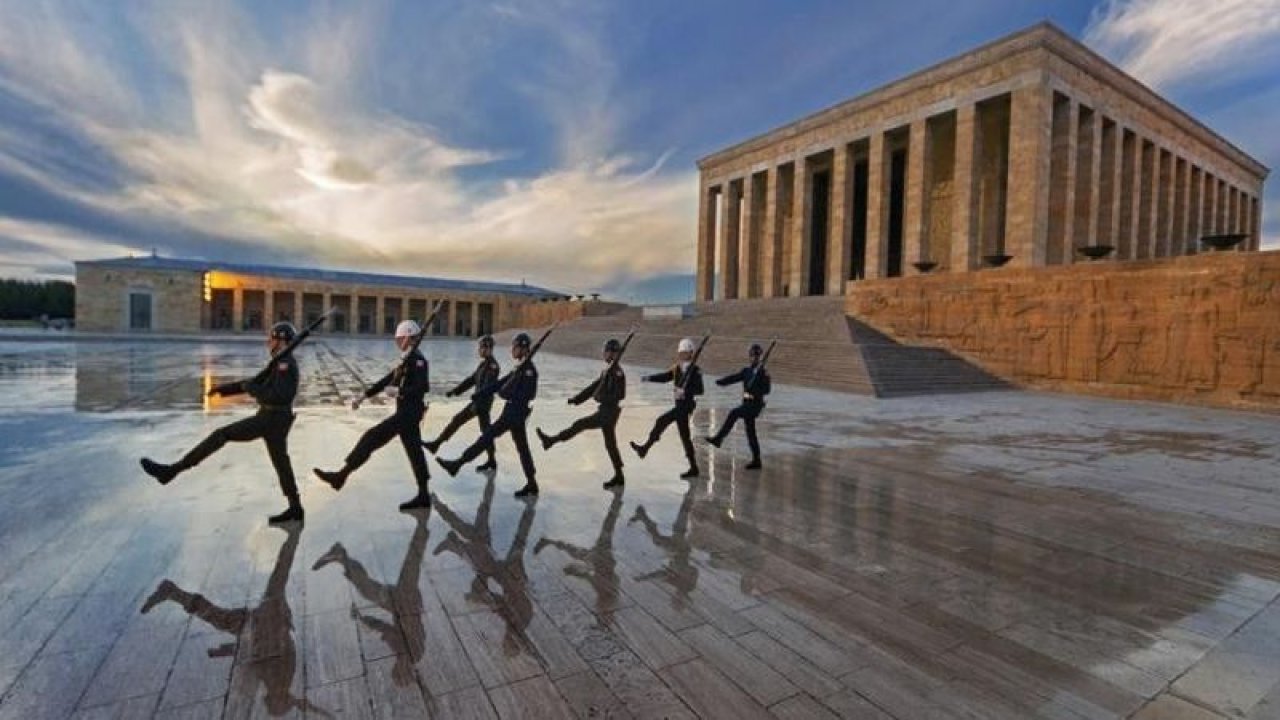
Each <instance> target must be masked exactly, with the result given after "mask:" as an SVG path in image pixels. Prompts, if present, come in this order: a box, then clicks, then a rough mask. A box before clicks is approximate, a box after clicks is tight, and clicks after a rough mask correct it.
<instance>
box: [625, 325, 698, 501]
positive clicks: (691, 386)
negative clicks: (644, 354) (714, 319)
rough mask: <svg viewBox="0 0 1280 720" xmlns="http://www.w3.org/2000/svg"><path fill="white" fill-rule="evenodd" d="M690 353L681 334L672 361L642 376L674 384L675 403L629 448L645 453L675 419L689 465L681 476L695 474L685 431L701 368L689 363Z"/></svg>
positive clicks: (687, 341)
mask: <svg viewBox="0 0 1280 720" xmlns="http://www.w3.org/2000/svg"><path fill="white" fill-rule="evenodd" d="M693 353H694V345H693V340H690V339H689V338H685V339H683V340H681V341H680V344H679V345H678V346H676V364H675V365H672V366H671V369H669V370H667V371H666V372H661V373H658V374H656V375H648V376H646V377H644V378H643V380H644V381H645V382H658V383H667V382H669V383H672V384H673V385H674V386H675V390H674V395H675V406H674V407H672V408H671V409H670V410H668V411H666V412H665V413H663V414H661V415H659V416H658V419H657V420H655V421H654V423H653V429H652V430H650V431H649V438H648V439H647V440H645V441H644V444H638V443H634V442H633V443H631V449H632V450H635V451H636V454H637V455H639V456H640V457H642V458H643V457H644V456H645V455H647V454H648V453H649V448H651V447H653V445H654V443H656V442H658V439H659V438H661V437H662V433H663V432H664V431H665V430H666V429H667V426H669V425H670V424H671V423H675V424H676V429H677V430H679V431H680V444H681V445H683V446H684V456H685V458H687V459H688V460H689V469H688V470H686V471H684V472H683V473H681V474H680V477H682V478H695V477H698V459H697V458H696V457H695V456H694V454H693V440H692V439H691V437H690V435H689V416H690V415H692V414H693V411H694V409H695V408H696V407H697V406H698V403H697V401H696V400H695V399H694V398H696V397H697V396H699V395H701V394H702V392H703V388H702V370H701V369H700V368H699V367H698V366H697V365H694V364H693Z"/></svg>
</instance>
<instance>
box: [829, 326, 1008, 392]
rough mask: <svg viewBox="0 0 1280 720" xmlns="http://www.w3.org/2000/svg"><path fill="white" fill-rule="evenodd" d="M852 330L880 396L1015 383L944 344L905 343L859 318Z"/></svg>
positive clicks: (1004, 386) (1003, 386)
mask: <svg viewBox="0 0 1280 720" xmlns="http://www.w3.org/2000/svg"><path fill="white" fill-rule="evenodd" d="M846 319H847V322H848V324H849V334H850V336H851V337H852V338H853V342H854V344H855V345H857V347H858V350H859V351H860V352H861V353H862V362H863V363H864V364H865V365H866V367H867V371H868V374H869V375H870V377H871V378H872V380H873V382H874V383H875V386H876V393H875V394H876V397H905V396H909V395H942V394H947V393H960V392H986V391H990V390H1008V389H1011V388H1012V387H1013V386H1012V385H1010V384H1009V383H1008V382H1006V381H1004V380H1002V379H1000V378H998V377H996V376H995V375H992V374H991V373H989V372H987V371H986V370H983V369H982V368H980V367H978V366H977V365H974V364H973V363H971V362H969V361H968V360H965V359H964V358H962V357H960V356H958V355H955V354H953V353H951V352H948V351H947V350H943V349H942V348H932V347H920V346H916V345H903V344H902V343H900V342H898V341H896V340H894V339H893V338H891V337H889V336H888V335H885V334H884V333H881V332H880V331H878V330H876V329H875V328H873V327H871V326H870V325H867V324H866V323H864V322H861V321H859V320H857V319H855V318H852V317H849V318H846Z"/></svg>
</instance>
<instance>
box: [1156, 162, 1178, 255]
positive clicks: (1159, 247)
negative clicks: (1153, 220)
mask: <svg viewBox="0 0 1280 720" xmlns="http://www.w3.org/2000/svg"><path fill="white" fill-rule="evenodd" d="M1159 152H1160V193H1161V197H1162V198H1163V199H1162V200H1161V201H1160V209H1161V210H1163V213H1162V214H1161V215H1160V216H1159V219H1160V225H1159V227H1158V229H1157V230H1156V233H1157V234H1156V257H1169V256H1171V255H1173V251H1172V246H1173V227H1174V215H1175V213H1174V203H1175V201H1176V200H1177V199H1178V191H1177V185H1178V182H1177V180H1178V178H1177V159H1176V158H1175V157H1174V154H1173V151H1172V150H1160V151H1159Z"/></svg>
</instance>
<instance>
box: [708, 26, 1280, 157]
mask: <svg viewBox="0 0 1280 720" xmlns="http://www.w3.org/2000/svg"><path fill="white" fill-rule="evenodd" d="M1033 50H1046V51H1048V52H1051V53H1053V54H1054V55H1056V56H1058V57H1060V58H1062V59H1064V60H1066V61H1067V62H1070V63H1072V64H1073V65H1076V66H1077V67H1079V68H1080V69H1081V70H1083V71H1085V72H1088V73H1091V74H1093V75H1096V76H1098V77H1100V78H1101V79H1103V80H1105V81H1106V82H1107V83H1109V84H1110V85H1112V86H1113V87H1114V88H1115V89H1117V90H1119V91H1120V92H1122V93H1124V94H1125V95H1126V96H1128V97H1129V99H1131V100H1133V101H1134V102H1136V103H1137V104H1139V105H1142V106H1144V107H1146V108H1147V109H1148V110H1150V111H1151V112H1153V113H1156V114H1157V115H1160V116H1161V117H1164V118H1165V119H1167V120H1169V121H1170V122H1172V123H1174V124H1175V125H1177V126H1179V127H1180V128H1182V129H1183V130H1185V131H1187V132H1189V133H1191V134H1194V135H1201V136H1203V139H1204V141H1205V142H1206V143H1208V144H1209V145H1211V146H1213V147H1215V148H1216V149H1217V150H1219V151H1220V152H1222V153H1223V154H1224V155H1226V156H1228V157H1229V158H1231V159H1232V160H1234V161H1235V162H1237V163H1239V164H1240V165H1241V166H1243V167H1244V168H1246V169H1248V170H1249V171H1251V172H1253V173H1254V174H1256V175H1258V176H1260V177H1262V178H1265V177H1266V176H1267V174H1268V173H1269V170H1268V168H1267V167H1266V166H1265V165H1263V164H1262V163H1261V162H1259V161H1258V160H1256V159H1255V158H1253V157H1252V156H1250V155H1249V154H1248V153H1246V152H1244V151H1243V150H1241V149H1240V148H1238V147H1236V146H1235V145H1234V144H1232V143H1231V142H1230V141H1228V140H1227V139H1226V138H1224V137H1222V136H1221V135H1219V134H1218V133H1217V132H1215V131H1214V130H1212V129H1211V128H1209V127H1207V126H1206V125H1204V124H1203V123H1201V122H1200V121H1199V120H1196V119H1195V118H1194V117H1192V116H1191V115H1190V114H1188V113H1187V112H1186V111H1184V110H1182V109H1181V108H1179V107H1177V106H1176V105H1174V104H1173V103H1171V102H1169V101H1168V100H1165V99H1164V98H1163V97H1161V96H1160V95H1159V94H1157V93H1156V92H1155V91H1153V90H1151V89H1150V88H1148V87H1147V86H1146V85H1144V84H1142V83H1141V82H1139V81H1138V80H1137V79H1135V78H1134V77H1133V76H1131V75H1129V74H1128V73H1126V72H1124V71H1123V70H1121V69H1120V68H1118V67H1116V66H1115V65H1114V64H1112V63H1111V62H1110V61H1109V60H1107V59H1106V58H1104V57H1102V56H1101V55H1099V54H1098V53H1096V52H1094V51H1093V50H1091V49H1089V48H1088V47H1086V46H1085V45H1084V44H1082V43H1081V42H1079V41H1078V40H1076V39H1075V38H1073V37H1071V36H1070V35H1068V34H1067V33H1066V32H1064V31H1063V30H1062V29H1060V28H1059V27H1057V26H1056V25H1054V24H1053V23H1050V22H1048V21H1042V22H1039V23H1036V24H1035V25H1032V26H1030V27H1028V28H1025V29H1023V30H1019V31H1018V32H1015V33H1013V34H1011V35H1006V36H1005V37H1002V38H999V39H997V40H994V41H992V42H989V43H986V44H984V45H980V46H978V47H976V48H973V49H972V50H968V51H965V52H963V53H961V54H959V55H956V56H953V57H951V58H948V59H946V60H943V61H941V62H938V63H934V64H933V65H930V66H928V67H926V68H923V69H921V70H917V71H916V72H913V73H911V74H909V75H907V76H905V77H903V78H900V79H898V80H895V81H893V82H891V83H889V84H887V85H882V86H880V87H878V88H876V89H874V90H870V91H868V92H865V93H863V94H861V95H858V96H855V97H853V98H851V99H849V100H845V101H843V102H840V103H837V104H836V105H832V106H831V107H828V108H825V109H823V110H819V111H817V112H815V113H812V114H810V115H806V116H805V117H802V118H800V119H799V120H795V121H793V122H790V123H787V124H786V125H782V126H780V127H777V128H775V129H773V130H769V131H767V132H765V133H763V134H761V135H756V136H754V137H752V138H748V139H747V140H744V141H742V142H739V143H737V144H734V145H731V146H729V147H727V148H725V149H723V150H718V151H716V152H713V153H711V154H710V155H707V156H705V157H703V158H702V159H700V160H698V168H699V170H705V169H708V168H714V167H715V166H717V165H721V164H724V163H727V162H730V161H732V160H733V159H735V158H737V157H738V156H740V155H743V154H746V153H750V152H753V151H756V150H759V149H761V148H765V147H768V146H769V145H772V144H774V143H776V142H779V141H782V140H785V139H787V138H791V137H794V136H796V135H801V134H803V133H806V132H809V131H810V130H814V129H816V128H820V127H823V126H825V125H828V124H831V123H834V122H838V121H840V120H842V119H844V118H847V117H849V116H851V115H854V114H857V113H859V112H863V111H866V110H868V109H870V108H872V107H874V106H876V105H880V104H882V103H885V102H887V101H889V100H892V99H894V98H896V97H899V96H901V95H905V94H907V93H910V92H913V91H916V90H919V89H922V88H925V87H928V86H930V85H933V84H936V83H938V82H943V81H945V80H946V79H948V78H950V77H954V76H957V75H961V74H964V73H969V72H972V71H974V70H977V69H979V68H982V67H985V66H988V65H991V64H993V63H997V62H1000V61H1002V60H1005V59H1007V58H1010V57H1014V56H1016V55H1019V54H1021V53H1025V52H1028V51H1033Z"/></svg>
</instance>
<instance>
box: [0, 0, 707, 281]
mask: <svg viewBox="0 0 1280 720" xmlns="http://www.w3.org/2000/svg"><path fill="white" fill-rule="evenodd" d="M603 7H604V6H601V5H597V4H595V3H593V2H588V1H587V0H573V2H569V1H568V0H554V1H552V2H531V3H522V4H521V5H520V6H519V11H518V12H504V11H501V10H498V11H493V10H491V9H490V10H488V11H486V12H483V13H479V12H476V11H466V13H465V15H463V16H462V17H460V18H459V19H457V20H456V21H455V22H453V23H452V24H450V23H443V22H442V23H441V24H439V25H438V26H434V27H430V28H427V29H425V30H424V31H423V32H424V33H426V34H428V35H437V36H439V37H438V38H435V39H439V40H440V43H439V46H440V47H442V48H445V49H444V50H443V51H442V52H448V51H449V50H448V48H449V47H450V41H451V40H452V39H453V36H455V35H458V34H462V35H465V36H469V37H473V38H485V37H493V36H494V35H495V34H497V35H501V34H502V33H507V34H516V35H518V36H519V37H521V38H525V39H526V40H528V39H529V38H534V39H535V40H536V42H538V43H541V44H542V46H545V48H546V49H547V52H546V53H545V54H544V55H543V56H542V60H540V61H539V62H536V63H531V67H530V68H526V70H527V71H526V72H523V73H520V77H521V79H520V80H519V81H518V83H517V85H518V89H519V90H520V91H521V95H522V96H523V97H524V98H525V99H526V101H527V103H526V105H525V108H526V109H527V111H528V112H529V113H531V115H533V116H535V117H536V119H537V120H538V121H540V122H542V123H544V124H546V125H547V126H548V127H549V128H551V131H552V132H553V133H554V134H555V141H554V146H555V147H556V153H555V154H554V155H553V156H552V157H550V158H549V159H548V161H547V162H544V163H542V164H541V166H540V167H535V168H533V170H532V172H529V171H526V172H521V173H516V172H512V171H511V170H510V169H509V168H508V167H507V165H508V163H507V161H508V160H510V159H511V158H515V157H520V156H525V155H528V154H529V153H530V152H531V148H528V147H523V146H516V147H502V146H501V145H498V146H484V145H479V146H477V145H475V144H474V143H464V142H459V141H457V140H453V139H451V137H459V136H468V135H470V134H471V133H470V132H469V129H470V128H468V127H465V126H453V125H451V126H449V127H448V128H447V129H441V128H439V127H436V126H434V125H432V124H430V123H428V122H423V121H422V120H421V119H419V118H415V117H412V116H411V114H410V113H409V112H408V111H407V110H406V109H405V108H404V107H403V106H402V105H401V104H400V103H397V102H392V101H391V99H389V98H380V96H379V93H378V92H377V91H376V88H377V80H378V77H379V75H378V70H379V68H378V67H377V65H376V63H373V62H372V61H370V60H369V58H371V57H376V56H377V53H376V50H377V48H378V46H379V45H380V44H382V43H384V42H386V40H387V38H386V33H388V32H389V29H388V21H387V15H388V11H387V9H386V7H385V6H375V7H373V8H372V9H370V8H368V7H367V6H364V5H361V6H359V7H358V8H357V9H352V10H349V11H348V12H346V13H340V12H338V11H336V10H333V9H331V8H330V9H326V10H316V11H314V15H313V16H312V17H310V18H303V19H297V20H293V21H291V22H292V24H291V25H290V27H291V33H290V35H289V36H287V37H286V38H285V39H283V40H281V41H280V42H268V41H267V40H266V35H265V33H266V30H264V29H262V28H260V27H259V26H258V24H257V22H256V21H255V19H253V18H249V17H247V16H246V15H244V14H242V13H240V12H238V11H237V10H236V9H235V8H234V7H233V6H225V5H215V4H204V3H194V2H193V3H179V4H154V5H147V6H137V7H134V9H133V10H132V11H125V10H120V9H119V8H118V7H117V9H116V13H117V15H116V16H110V11H103V10H101V9H99V8H97V6H91V7H90V9H89V10H83V9H79V8H77V9H76V11H75V12H71V11H69V10H66V8H65V6H64V5H62V4H61V3H56V2H51V1H46V2H34V3H26V2H23V3H13V2H5V1H4V0H0V92H3V93H5V94H8V95H10V96H11V97H12V98H14V99H15V100H14V101H15V102H20V103H21V104H22V105H23V106H24V107H27V108H38V109H39V111H40V113H39V115H40V116H41V117H43V118H44V120H43V123H44V124H43V125H42V126H32V127H24V126H21V125H17V124H12V123H7V122H6V123H4V124H3V125H0V137H2V138H3V140H4V141H5V142H4V143H3V144H0V170H4V171H5V172H7V173H8V174H10V175H11V176H15V177H19V178H21V179H23V180H24V181H26V182H29V183H32V184H35V185H38V186H39V187H40V188H42V189H43V190H44V191H47V192H48V193H51V194H55V195H57V196H60V197H63V198H66V199H67V200H68V202H74V203H78V204H81V205H84V206H86V207H91V208H93V209H94V210H96V211H99V212H103V213H107V214H115V215H119V216H123V217H128V218H131V220H133V221H136V222H153V223H155V224H157V225H159V226H179V227H183V228H188V229H190V231H191V234H192V235H193V236H195V237H201V238H205V239H206V240H207V238H208V237H210V236H222V237H229V238H235V239H236V240H237V242H235V243H234V244H231V243H229V244H228V246H227V249H230V248H233V247H234V248H236V250H235V252H243V248H245V247H246V246H252V245H255V244H256V245H257V246H258V247H259V248H261V252H260V253H259V255H260V256H261V257H280V256H292V257H295V258H298V260H297V264H306V265H324V266H332V267H351V268H361V269H370V270H381V271H390V272H402V273H421V274H432V275H441V276H460V277H483V278H490V279H506V280H511V279H520V278H525V279H527V280H528V281H529V282H532V283H537V284H544V285H552V286H556V287H561V288H563V289H565V290H568V291H577V290H585V289H590V288H595V287H600V286H602V285H605V284H607V283H610V282H614V281H622V280H627V279H633V278H637V277H643V276H646V275H651V274H658V273H670V272H680V271H686V270H687V269H688V268H689V267H690V266H691V265H692V262H693V246H694V242H693V238H694V217H695V213H696V209H695V205H696V182H697V181H696V175H695V173H694V172H693V171H692V170H689V171H684V172H673V171H671V170H670V169H668V168H667V167H666V166H665V164H664V160H665V158H659V159H657V160H653V159H650V160H649V161H648V162H646V161H644V160H643V159H641V158H639V157H637V156H633V155H632V154H630V153H628V152H627V151H626V150H625V149H624V148H620V147H618V140H617V135H618V132H617V125H618V123H617V113H618V108H619V107H621V105H622V103H620V102H619V101H617V99H616V98H614V92H615V91H614V78H615V75H614V73H613V72H611V71H610V67H611V64H610V59H609V53H608V51H607V47H606V45H605V44H604V42H603V40H602V39H601V37H600V34H601V33H602V32H603V23H604V18H603V12H604V10H603ZM571 11H574V12H571ZM460 12H461V11H460ZM77 13H79V14H77ZM104 13H105V15H104ZM561 18H568V19H566V20H561ZM10 20H12V21H13V22H10ZM458 23H467V27H460V26H459V25H458ZM432 40H433V38H432V37H424V38H422V39H421V42H422V44H423V45H424V46H435V45H436V43H434V42H433V41H432ZM471 50H472V51H473V53H474V54H476V55H477V56H478V55H481V54H482V53H481V50H480V49H478V48H471ZM344 58H346V60H344ZM483 66H484V63H483V62H479V63H477V67H483ZM468 67H471V65H469V64H468V63H458V64H457V65H456V74H464V73H466V72H467V68H468ZM139 68H142V69H141V70H140V69H139ZM434 77H435V76H434V75H432V74H430V73H427V74H426V78H425V79H424V80H423V84H422V85H419V86H418V87H416V88H415V91H416V92H417V93H418V94H420V96H421V97H422V98H439V97H448V98H463V97H465V95H466V93H467V92H468V91H467V89H466V88H467V86H468V83H467V82H465V81H460V80H459V79H458V78H448V79H442V80H441V81H440V83H439V86H438V87H437V86H435V85H433V82H434V80H433V78H434ZM380 100H386V102H382V101H380ZM3 102H4V96H3V95H0V106H2V104H3ZM393 106H394V107H393ZM443 116H448V117H453V116H452V115H450V114H447V113H446V114H444V115H443ZM2 118H3V113H0V119H2ZM52 125H56V126H57V127H58V128H60V132H61V133H62V134H63V135H65V136H67V137H69V138H72V139H73V140H74V142H75V143H77V144H84V145H85V146H88V147H90V148H92V151H93V153H94V154H95V155H97V156H100V157H101V160H102V161H101V162H97V163H95V166H107V167H110V168H112V174H113V177H112V178H111V182H102V183H93V184H88V185H86V184H85V183H82V182H77V181H76V175H77V173H76V172H74V171H73V170H72V171H69V170H68V168H67V167H66V163H63V162H55V160H57V159H58V157H57V156H58V154H59V153H60V152H64V151H63V150H61V149H60V148H58V147H47V146H46V144H44V143H42V142H41V140H42V137H44V136H46V135H47V128H48V127H49V126H52ZM52 227H53V226H39V227H36V226H32V225H31V224H30V223H27V224H14V225H12V226H10V227H9V228H8V233H9V234H10V236H12V237H19V236H20V235H19V233H22V232H31V233H33V234H31V235H30V236H28V239H30V240H31V241H32V242H47V243H49V245H48V253H47V256H46V257H45V258H44V259H43V260H41V264H42V265H47V264H48V263H49V261H50V260H51V259H61V260H62V261H64V262H65V261H66V260H69V259H83V258H88V257H96V256H103V255H111V254H120V253H122V252H123V251H124V249H125V248H124V247H123V245H124V244H123V243H121V242H120V239H119V238H117V237H114V236H105V237H101V238H99V239H98V240H97V241H96V242H95V240H94V238H95V232H94V229H93V228H92V227H77V228H59V229H57V231H56V232H55V231H54V230H52V229H51V228H52ZM64 230H65V231H67V232H69V233H71V235H67V236H64V235H60V234H59V233H61V232H63V231H64ZM65 237H74V238H75V241H74V242H69V241H67V240H65ZM58 238H64V239H62V240H59V239H58ZM160 249H161V251H162V252H169V253H175V254H202V255H205V256H208V257H219V256H221V255H222V253H220V252H219V249H218V248H216V247H201V246H198V245H193V243H192V241H187V240H185V239H183V236H182V235H181V234H179V235H175V236H173V237H172V239H171V242H169V243H167V244H166V243H164V242H161V243H160ZM7 253H8V251H6V256H7ZM24 257H25V256H24ZM235 259H241V257H239V256H237V257H236V258H235ZM254 259H260V258H254ZM34 262H35V259H34V258H31V259H30V263H27V261H23V263H27V264H31V263H34ZM19 264H22V263H19Z"/></svg>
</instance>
